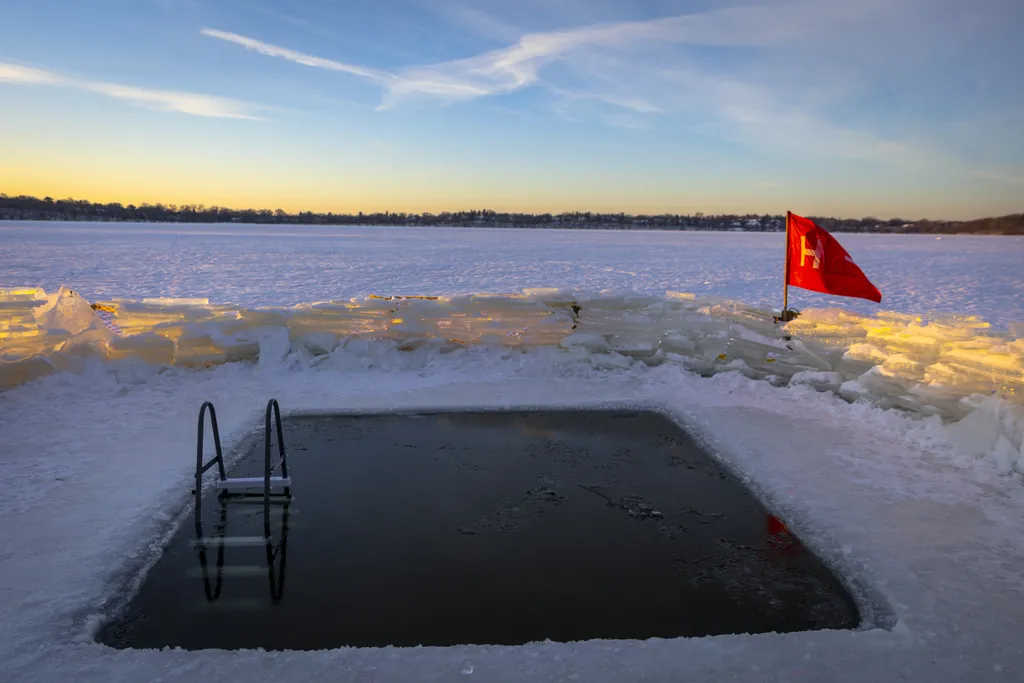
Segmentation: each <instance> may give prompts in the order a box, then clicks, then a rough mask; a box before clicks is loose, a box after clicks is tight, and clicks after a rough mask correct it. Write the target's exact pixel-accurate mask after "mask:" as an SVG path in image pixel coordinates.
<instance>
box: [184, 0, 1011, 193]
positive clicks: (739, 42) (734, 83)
mask: <svg viewBox="0 0 1024 683" xmlns="http://www.w3.org/2000/svg"><path fill="white" fill-rule="evenodd" d="M919 2H920V0H859V1H858V2H846V1H835V2H825V1H823V0H778V1H775V2H769V3H766V4H760V5H744V6H731V7H726V8H722V9H711V10H707V11H701V12H695V13H690V14H683V15H679V16H670V17H664V18H657V19H651V20H646V21H623V22H615V23H606V24H596V25H584V26H579V27H575V28H569V29H565V30H557V31H546V32H531V33H526V34H523V35H521V36H520V37H519V38H518V40H515V41H514V42H512V43H511V44H509V45H507V46H506V47H503V48H500V49H496V50H490V51H487V52H483V53H480V54H477V55H474V56H470V57H466V58H463V59H456V60H452V61H447V62H441V63H436V64H427V65H412V66H409V67H406V68H402V69H397V70H394V71H384V70H380V69H374V68H370V67H366V66H359V65H354V64H349V63H344V62H338V61H335V60H332V59H325V58H322V57H317V56H314V55H310V54H306V53H303V52H298V51H295V50H292V49H289V48H285V47H279V46H276V45H272V44H269V43H264V42H261V41H258V40H255V39H253V38H249V37H246V36H242V35H239V34H236V33H229V32H226V31H220V30H216V29H210V28H205V29H203V30H202V33H203V35H206V36H209V37H213V38H217V39H219V40H224V41H227V42H230V43H234V44H236V45H240V46H242V47H245V48H247V49H250V50H253V51H256V52H258V53H260V54H263V55H266V56H270V57H277V58H281V59H286V60H289V61H292V62H294V63H297V64H302V65H305V66H309V67H314V68H320V69H327V70H330V71H336V72H343V73H347V74H350V75H353V76H357V77H360V78H363V79H366V80H368V81H372V82H373V83H374V84H376V85H377V86H378V87H380V88H381V89H382V90H383V94H382V97H381V100H380V103H379V105H378V107H377V108H378V110H386V109H392V108H396V107H399V106H400V105H402V104H404V103H407V102H412V101H417V100H425V101H428V102H436V103H440V104H450V103H457V102H464V101H469V100H474V99H479V98H484V97H490V96H496V95H502V94H508V93H513V92H516V91H519V90H523V89H525V88H529V87H531V86H537V87H543V88H545V89H546V90H547V91H548V92H550V93H552V94H554V95H555V96H556V97H557V98H558V99H559V100H560V101H561V102H562V103H564V104H568V103H571V102H576V103H579V102H591V103H600V104H603V105H609V106H612V107H615V108H617V109H620V110H626V112H625V113H626V114H627V115H626V116H623V115H622V114H623V112H619V114H614V113H613V114H611V115H609V114H608V112H607V110H598V111H596V112H594V113H593V115H592V117H591V118H596V119H597V120H601V121H604V122H606V123H609V124H611V125H617V126H623V125H626V126H628V127H645V126H646V125H648V124H647V121H645V120H644V117H650V116H651V115H680V116H692V115H694V114H698V115H699V116H701V117H703V118H705V119H708V118H710V119H711V122H710V123H705V124H702V125H698V126H692V125H691V126H690V128H689V130H691V131H693V132H697V133H700V134H703V135H706V136H712V137H716V138H720V139H725V140H729V141H734V142H738V143H741V144H743V145H746V146H750V147H757V148H767V149H771V150H780V149H781V150H789V151H793V150H798V151H801V152H813V153H815V154H818V155H822V154H824V155H833V156H840V157H845V158H849V159H862V160H872V161H878V162H883V163H887V164H895V165H899V166H903V167H913V168H922V167H927V166H929V165H935V164H944V163H948V162H949V161H950V158H949V155H943V154H940V153H937V152H935V151H933V150H932V149H929V148H927V147H926V146H922V145H920V144H911V143H908V142H904V141H901V140H898V139H892V138H890V137H888V136H886V135H884V134H881V133H877V132H875V131H874V130H872V129H871V128H870V127H867V126H861V127H858V126H857V125H856V124H855V123H853V122H851V121H850V119H849V118H847V120H846V121H843V122H839V121H838V120H837V119H836V117H834V116H829V115H828V113H827V112H828V111H829V107H835V105H836V104H837V103H842V102H844V101H848V100H849V98H851V97H854V96H856V90H857V88H852V89H851V84H850V82H849V79H848V78H843V76H845V75H846V74H847V73H849V69H847V67H843V66H842V65H837V66H835V68H834V69H833V70H832V71H830V70H829V67H827V66H822V65H825V64H826V63H827V62H828V56H829V54H830V53H829V51H828V50H827V49H826V48H828V46H829V45H830V44H831V42H830V41H836V40H840V39H843V40H848V39H849V38H848V37H849V36H850V35H862V36H868V38H865V40H869V42H870V41H874V42H870V44H871V45H875V44H876V43H880V44H882V45H885V44H888V43H887V42H886V41H887V40H891V39H895V37H898V36H899V35H901V32H904V31H905V30H906V29H907V28H908V27H907V25H906V24H905V22H907V21H908V17H910V18H911V19H912V18H913V17H914V16H917V15H915V14H914V8H916V7H917V4H918V3H919ZM449 4H450V5H451V7H454V8H455V10H452V8H451V7H449V13H451V12H454V14H455V15H456V17H457V18H458V20H459V21H460V22H461V23H462V24H464V25H465V24H469V25H477V24H481V25H482V30H484V31H485V32H487V33H490V34H492V35H498V34H504V33H506V32H507V29H508V28H509V27H507V26H506V25H504V24H502V23H500V22H492V21H491V20H490V18H489V16H487V15H484V14H481V13H479V12H477V11H476V10H472V9H467V8H466V6H463V5H461V4H452V3H449ZM908 8H910V9H908ZM901 22H903V23H901ZM880 27H884V30H885V31H888V32H889V33H887V34H886V35H885V36H880V35H877V34H879V32H880ZM897 42H898V41H897ZM707 47H713V48H716V49H717V48H722V49H725V48H730V49H732V52H730V54H731V55H738V56H742V57H744V58H746V59H747V60H748V61H747V63H746V64H745V67H746V68H744V69H739V68H736V67H734V66H733V67H732V68H730V65H729V64H728V63H722V62H716V61H714V60H710V59H707V58H702V55H704V54H706V51H700V50H697V49H696V48H707ZM849 47H850V48H851V49H855V48H856V47H857V46H856V45H852V46H849ZM716 54H721V52H720V51H716ZM762 55H771V56H772V58H773V59H774V60H775V61H774V62H772V64H773V66H772V67H771V68H772V72H771V78H770V79H767V80H765V79H764V78H763V75H764V71H763V70H761V71H760V72H759V71H758V64H757V62H758V59H757V57H759V56H762ZM811 62H813V64H812V63H811ZM556 67H557V68H556ZM876 68H878V67H876ZM836 74H840V76H838V77H837V76H836ZM773 80H774V82H773ZM579 109H581V108H580V107H574V108H573V115H574V116H576V115H578V114H579V113H580V112H579V111H578V110H579ZM555 111H561V112H562V113H563V114H565V113H566V111H565V108H564V107H562V108H557V107H556V109H555ZM998 175H999V176H1001V177H1008V176H1009V175H1010V174H1002V173H1000V174H998ZM993 177H994V176H993Z"/></svg>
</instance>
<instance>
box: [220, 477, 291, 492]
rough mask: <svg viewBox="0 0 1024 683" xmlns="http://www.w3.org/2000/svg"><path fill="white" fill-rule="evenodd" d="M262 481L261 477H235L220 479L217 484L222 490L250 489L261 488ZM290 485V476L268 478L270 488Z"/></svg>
mask: <svg viewBox="0 0 1024 683" xmlns="http://www.w3.org/2000/svg"><path fill="white" fill-rule="evenodd" d="M263 482H264V480H263V477H239V478H235V479H221V480H220V482H219V484H220V488H221V490H222V491H251V490H253V489H261V488H263ZM291 485H292V478H291V477H271V478H270V488H286V487H290V486H291Z"/></svg>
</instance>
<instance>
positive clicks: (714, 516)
mask: <svg viewBox="0 0 1024 683" xmlns="http://www.w3.org/2000/svg"><path fill="white" fill-rule="evenodd" d="M285 442H286V445H287V447H288V453H289V458H288V462H289V468H290V472H289V473H290V474H291V476H292V479H293V482H294V483H293V487H292V493H293V495H294V496H295V497H294V499H293V500H292V502H291V503H290V504H289V505H275V506H274V507H273V511H272V513H271V515H272V520H273V522H272V542H273V544H274V547H275V548H276V554H275V555H274V559H273V562H268V555H267V548H266V547H265V546H264V545H262V544H257V545H230V544H229V542H228V543H225V544H223V545H219V546H217V547H218V548H220V549H222V551H223V555H222V557H221V560H222V567H221V568H220V569H219V568H218V566H217V565H218V550H217V548H211V549H209V550H207V551H206V555H205V559H206V567H205V576H206V577H207V580H208V583H206V584H205V588H204V568H203V565H202V563H201V562H200V555H199V553H198V551H197V550H196V548H195V544H194V529H193V525H192V524H191V521H190V522H189V523H186V524H184V525H182V527H181V530H180V531H179V532H178V533H177V534H176V535H175V536H174V538H172V539H171V541H170V543H169V544H168V547H167V548H166V551H165V553H164V554H163V556H162V557H161V558H160V560H159V561H158V562H157V564H156V565H155V566H154V567H153V568H152V570H151V571H150V573H149V574H148V576H147V577H146V579H145V582H144V584H143V585H142V587H141V590H140V592H139V593H138V595H137V596H136V597H135V598H134V599H133V600H132V602H131V604H130V605H129V608H128V609H127V611H126V613H125V614H124V615H123V616H122V618H121V619H120V620H118V621H114V622H111V623H109V624H107V625H106V626H105V627H104V628H103V629H102V630H101V633H100V634H99V640H100V641H101V642H104V643H107V644H109V645H112V646H114V647H162V646H166V645H170V646H180V647H184V648H187V649H203V648H225V649H234V648H256V647H261V648H266V649H274V650H283V649H293V650H311V649H322V648H332V647H340V646H346V645H350V646H384V645H398V646H412V645H453V644H460V643H467V644H522V643H526V642H530V641H537V640H544V639H551V640H554V641H573V640H586V639H593V638H616V639H617V638H625V639H643V638H649V637H679V636H705V635H715V634H725V633H758V632H769V631H779V632H785V631H800V630H810V629H823V628H843V629H845V628H855V627H856V626H857V624H858V623H859V617H858V614H857V610H856V607H855V605H854V603H853V600H852V599H851V598H850V596H849V594H848V593H847V592H846V590H845V589H844V588H843V587H842V586H841V584H840V583H839V581H838V580H837V579H836V578H835V577H834V576H833V575H832V574H831V572H830V571H829V570H828V569H827V568H826V567H824V566H823V565H822V564H821V563H820V562H819V561H818V560H817V559H816V558H815V557H814V556H813V555H812V554H811V553H810V552H809V551H807V550H806V549H805V548H804V547H803V546H801V544H800V543H799V541H798V540H797V539H795V538H794V537H793V536H792V535H790V534H789V532H788V531H787V530H786V529H785V528H784V527H782V526H781V524H779V523H778V522H777V521H776V520H775V519H774V518H773V517H772V516H771V515H770V514H769V513H768V512H767V511H766V510H765V509H764V508H763V507H762V506H761V505H760V504H759V503H758V502H757V501H756V500H755V499H754V498H753V497H752V496H751V495H750V494H749V493H748V492H747V490H746V489H745V488H744V487H743V485H742V484H740V483H739V482H738V481H737V480H736V479H735V478H734V477H732V476H731V475H729V474H728V473H726V472H725V471H724V470H723V469H722V468H721V467H720V466H719V465H718V464H717V463H716V462H715V461H714V460H713V459H712V458H711V457H710V456H709V455H708V454H706V453H705V452H703V451H702V450H701V448H700V447H699V446H698V444H697V443H696V442H695V441H694V440H693V439H692V438H690V437H689V436H688V435H687V434H686V433H685V432H684V431H682V430H680V429H679V428H678V427H677V426H676V425H674V424H673V423H671V422H670V421H669V420H667V419H665V418H664V417H662V416H659V415H657V414H654V413H646V412H611V411H586V412H578V411H564V412H497V413H441V414H424V415H367V416H340V415H339V416H329V417H324V416H318V417H299V418H290V419H286V421H285ZM262 457H263V446H262V442H261V441H260V442H258V443H254V444H253V445H252V453H251V454H250V455H248V456H246V457H245V458H244V459H243V460H242V461H241V462H240V463H238V464H237V465H236V466H235V467H234V468H233V471H232V472H231V473H229V476H232V475H233V476H256V475H259V474H260V473H261V472H262ZM208 476H210V475H208ZM203 506H204V507H203V510H204V512H203V521H204V526H205V529H204V533H205V534H206V535H207V536H208V537H209V536H214V537H216V536H226V537H228V538H229V539H230V538H234V537H240V536H241V537H259V536H262V533H263V527H262V504H261V503H245V502H230V503H228V504H227V505H226V506H224V505H221V504H220V503H219V501H218V499H217V498H216V497H215V496H207V497H206V498H205V499H204V502H203ZM282 541H283V542H282Z"/></svg>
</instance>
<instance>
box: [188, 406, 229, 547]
mask: <svg viewBox="0 0 1024 683" xmlns="http://www.w3.org/2000/svg"><path fill="white" fill-rule="evenodd" d="M207 409H209V411H210V427H211V428H212V429H213V446H214V449H215V450H216V455H215V456H213V459H212V460H210V461H209V462H207V463H204V462H203V433H204V432H205V431H206V430H205V429H204V428H205V426H206V421H205V418H206V411H207ZM214 464H216V465H217V474H219V475H220V478H221V479H222V480H223V479H226V478H227V474H226V473H225V470H224V451H223V450H222V449H221V445H220V429H219V428H218V427H217V411H216V410H215V409H214V407H213V404H212V403H210V402H209V401H204V402H203V405H202V406H200V408H199V426H198V434H197V436H196V488H195V490H194V491H193V494H194V496H195V521H196V533H197V534H199V535H202V533H203V531H202V518H201V514H202V513H201V509H202V507H201V505H200V502H201V499H202V496H203V475H204V474H205V473H206V471H207V470H209V469H210V468H211V467H213V466H214Z"/></svg>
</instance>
